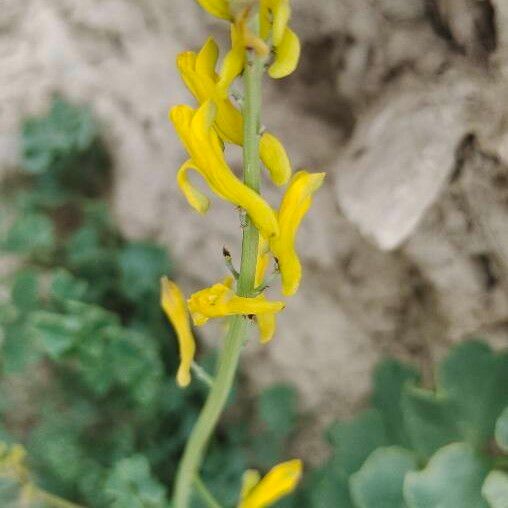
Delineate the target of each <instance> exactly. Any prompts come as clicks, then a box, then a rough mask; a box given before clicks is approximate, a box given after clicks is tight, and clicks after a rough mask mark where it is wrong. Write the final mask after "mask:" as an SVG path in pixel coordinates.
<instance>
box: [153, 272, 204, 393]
mask: <svg viewBox="0 0 508 508" xmlns="http://www.w3.org/2000/svg"><path fill="white" fill-rule="evenodd" d="M161 306H162V308H163V310H164V312H165V313H166V315H167V316H168V318H169V320H170V321H171V324H172V325H173V328H174V329H175V332H176V336H177V339H178V343H179V345H180V366H179V368H178V373H177V375H176V380H177V383H178V385H179V386H182V387H185V386H187V385H188V384H189V383H190V381H191V375H190V370H191V365H192V362H193V360H194V354H195V352H196V343H195V341H194V336H193V335H192V331H191V327H190V319H189V313H188V312H187V307H186V305H185V299H184V296H183V294H182V292H181V291H180V288H179V287H178V286H177V285H176V284H175V283H174V282H172V281H171V280H169V279H168V278H167V277H163V278H162V279H161Z"/></svg>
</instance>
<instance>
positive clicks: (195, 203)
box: [176, 160, 210, 213]
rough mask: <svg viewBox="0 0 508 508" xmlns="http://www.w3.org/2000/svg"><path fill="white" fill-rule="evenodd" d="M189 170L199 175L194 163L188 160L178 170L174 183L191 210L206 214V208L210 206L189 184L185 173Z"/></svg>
mask: <svg viewBox="0 0 508 508" xmlns="http://www.w3.org/2000/svg"><path fill="white" fill-rule="evenodd" d="M191 169H192V170H194V171H196V172H197V173H199V174H201V171H199V169H198V168H196V167H195V165H194V163H193V162H192V161H191V160H188V161H187V162H184V163H183V164H182V165H181V167H180V169H179V170H178V173H177V175H176V181H177V182H178V186H179V187H180V190H181V191H182V192H183V194H184V196H185V197H186V198H187V201H188V202H189V204H190V205H191V206H192V208H194V210H196V211H197V212H198V213H206V212H207V211H208V207H209V206H210V200H209V199H208V198H207V197H206V196H205V195H204V194H203V193H202V192H201V191H199V190H198V189H196V188H195V187H194V186H193V185H192V184H191V183H190V182H189V179H188V178H187V172H188V171H189V170H191Z"/></svg>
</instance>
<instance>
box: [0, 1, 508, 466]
mask: <svg viewBox="0 0 508 508" xmlns="http://www.w3.org/2000/svg"><path fill="white" fill-rule="evenodd" d="M293 3H294V7H295V8H294V20H293V26H294V27H295V29H296V30H297V32H298V33H299V34H300V35H301V37H302V39H303V56H302V65H301V68H300V70H299V71H298V72H297V73H296V74H295V75H294V76H292V77H291V78H289V79H286V80H283V81H280V82H275V83H271V84H267V87H266V93H265V101H266V102H265V104H266V105H267V108H266V113H265V115H264V121H265V123H266V124H267V125H268V126H270V128H271V129H272V130H273V131H275V132H276V133H277V134H279V135H280V137H281V138H282V139H283V140H284V142H285V143H286V145H287V148H288V149H289V151H290V153H291V154H292V159H293V162H294V165H295V166H296V167H300V166H305V167H308V168H311V169H314V170H325V171H326V172H327V173H328V177H327V181H326V185H325V188H324V189H323V190H322V191H321V192H320V194H319V196H318V198H317V199H316V200H315V206H314V209H313V210H312V212H311V214H310V216H309V217H308V219H307V221H306V222H305V224H304V226H303V228H302V231H301V235H300V238H299V246H300V251H301V253H302V257H303V261H304V265H305V274H304V280H303V284H302V288H301V290H300V292H299V293H298V295H297V296H295V297H294V298H293V299H292V300H291V302H290V304H289V305H288V308H287V310H286V311H285V313H284V315H283V316H282V317H281V319H280V321H279V331H278V333H277V337H276V339H275V340H274V341H273V343H272V344H270V346H268V347H264V348H261V347H259V346H258V345H257V344H254V343H253V344H251V345H250V347H249V351H248V353H247V355H246V357H245V360H244V364H245V368H246V370H247V372H248V374H249V377H250V380H251V382H252V386H253V389H256V388H257V387H259V386H260V385H266V384H269V383H271V382H273V381H274V380H278V381H280V380H283V381H289V382H293V383H295V384H296V385H297V386H298V388H299V390H300V393H301V396H302V398H301V400H302V408H303V409H305V410H309V411H311V412H312V414H313V415H315V416H314V418H315V420H316V423H317V425H315V426H311V427H309V429H308V430H307V431H306V434H305V436H304V437H303V438H302V439H301V443H307V446H309V447H311V448H313V450H312V452H313V453H310V455H314V456H315V455H316V451H317V450H316V449H314V447H315V446H316V442H317V441H316V440H315V439H311V438H312V437H313V436H315V435H317V432H318V429H319V428H320V427H321V426H322V425H323V424H324V423H326V422H327V421H329V420H330V419H331V418H332V417H335V416H344V415H348V414H350V413H351V412H352V411H354V410H356V409H357V408H358V407H359V406H360V405H361V404H362V403H363V402H364V401H365V398H366V396H367V394H368V390H369V374H370V372H371V369H372V367H373V365H374V364H375V362H376V361H377V360H378V358H379V357H380V356H382V355H384V354H396V355H399V356H401V357H403V358H407V359H411V360H413V361H415V362H417V363H418V364H420V365H421V366H422V367H423V368H424V369H425V370H426V371H427V372H428V371H429V367H430V365H431V362H432V360H433V359H435V358H436V357H439V356H440V355H441V354H442V352H443V351H444V350H445V348H446V347H447V346H448V345H449V344H451V343H453V342H455V341H458V340H461V339H462V338H464V337H467V336H471V335H483V336H487V337H489V339H490V340H492V341H493V342H495V343H497V344H507V343H508V340H507V338H508V171H507V164H508V81H507V77H508V76H507V74H508V1H507V0H314V1H312V2H311V1H308V0H294V2H293ZM210 30H212V31H214V33H216V34H217V36H218V38H219V39H220V40H221V41H225V35H226V34H225V26H223V25H222V24H221V23H219V22H217V23H216V22H214V21H213V20H210V19H209V18H208V17H207V16H205V15H204V13H202V12H201V11H200V9H198V8H197V7H196V5H195V4H194V2H193V1H192V0H0V168H1V169H2V171H3V172H5V171H9V170H11V169H12V168H14V167H15V165H16V159H17V146H16V133H17V129H18V126H19V121H20V119H21V118H22V117H23V116H25V115H27V114H34V113H38V112H41V111H43V110H44V109H45V108H46V107H47V102H48V98H49V97H50V96H51V94H52V93H53V92H55V91H58V92H61V93H63V94H65V95H67V96H68V97H70V98H72V99H75V100H78V101H86V102H90V103H91V104H92V105H93V107H94V109H95V111H96V112H97V114H98V115H99V116H100V118H101V120H102V122H103V124H104V126H105V132H106V135H107V138H108V139H107V141H108V143H109V146H110V148H111V151H112V154H113V157H114V160H115V172H116V173H115V188H114V192H113V195H112V198H111V199H112V206H113V207H114V210H115V213H116V215H117V217H118V219H119V220H120V222H121V224H122V228H123V230H124V232H125V233H126V234H127V235H129V236H130V237H134V238H145V237H155V238H157V239H158V240H159V241H160V242H162V243H163V244H165V245H167V246H168V247H169V248H170V249H171V253H172V256H173V258H174V260H175V262H176V264H177V265H178V268H179V274H180V276H179V281H180V282H181V283H182V284H183V286H184V287H185V288H186V289H187V290H188V291H191V290H195V289H198V288H201V287H203V286H205V285H208V284H210V283H211V282H214V281H215V280H216V279H218V278H219V277H221V276H222V275H223V273H224V268H223V265H222V260H221V256H220V251H221V249H222V245H224V244H226V245H228V246H229V247H230V248H231V249H232V250H233V252H236V253H238V249H237V246H238V243H239V234H240V229H239V225H238V220H237V217H236V215H235V213H233V212H232V210H231V209H230V207H228V206H227V205H225V204H223V203H220V202H218V201H214V203H213V207H212V210H211V211H210V213H209V215H208V217H207V218H206V219H203V218H201V217H199V216H197V215H195V214H194V213H193V212H192V211H191V210H190V208H189V207H188V206H187V204H186V203H185V202H184V199H183V198H182V196H181V195H180V193H179V192H178V190H177V187H176V184H175V178H174V176H175V170H176V168H177V167H178V165H179V163H180V162H181V161H182V160H183V158H184V154H183V151H182V149H181V148H180V146H179V144H178V142H177V140H176V137H175V135H174V133H173V131H172V129H171V128H170V126H169V124H168V122H167V119H166V114H167V110H168V107H169V106H170V105H171V104H175V103H179V102H182V101H189V100H190V98H189V96H188V95H187V94H186V92H185V90H184V88H183V86H182V84H181V82H180V80H179V78H178V76H177V75H176V73H175V70H174V60H175V56H176V54H177V53H178V52H179V51H181V50H182V49H184V48H197V47H198V46H199V45H200V44H201V43H202V42H203V40H204V39H205V37H206V34H207V33H208V32H209V31H210ZM271 197H275V193H271ZM235 247H236V248H235ZM219 334H220V329H219V328H215V329H213V330H212V331H209V332H207V340H208V341H210V342H212V343H213V342H216V341H217V335H219Z"/></svg>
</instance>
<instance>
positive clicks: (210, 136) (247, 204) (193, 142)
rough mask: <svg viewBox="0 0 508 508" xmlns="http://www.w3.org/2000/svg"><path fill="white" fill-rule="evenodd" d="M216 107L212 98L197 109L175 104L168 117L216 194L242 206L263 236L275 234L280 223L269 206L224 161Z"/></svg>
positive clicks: (268, 236) (196, 165) (267, 236)
mask: <svg viewBox="0 0 508 508" xmlns="http://www.w3.org/2000/svg"><path fill="white" fill-rule="evenodd" d="M216 109H217V108H216V106H215V105H214V103H213V102H212V101H206V102H204V103H203V104H202V105H201V106H200V107H199V108H198V109H197V111H194V110H193V109H192V108H190V107H189V106H176V107H174V108H173V109H172V110H171V113H170V117H171V121H172V122H173V124H174V125H175V128H176V131H177V133H178V135H179V136H180V138H181V140H182V142H183V144H184V146H185V148H186V149H187V152H188V153H189V155H190V157H191V159H192V161H193V164H194V165H195V167H196V168H197V169H198V170H199V172H200V173H201V175H202V176H203V177H204V178H205V180H206V182H207V184H208V185H209V187H210V188H211V189H212V190H213V191H214V192H215V194H217V195H218V196H219V197H220V198H222V199H224V200H226V201H229V202H231V203H233V204H234V205H236V206H239V207H241V208H243V209H245V211H246V212H247V214H248V215H249V217H250V218H251V220H252V221H253V223H254V224H255V226H256V227H257V229H258V230H259V232H260V233H261V235H262V236H264V237H265V238H271V237H273V236H276V235H277V234H278V232H279V226H278V223H277V219H276V217H275V213H274V211H273V210H272V208H271V207H270V205H269V204H268V203H267V202H266V201H265V200H264V199H263V198H262V197H261V196H260V195H259V194H258V193H257V192H255V191H253V190H252V189H250V188H249V187H247V186H246V185H245V184H244V183H243V182H241V181H240V180H239V179H238V178H237V177H236V175H235V174H234V173H233V172H232V171H231V169H230V168H229V166H228V165H227V163H226V160H225V158H224V153H223V149H222V145H221V142H220V140H219V137H218V135H217V133H216V132H215V130H214V129H213V128H212V125H213V122H214V120H215V114H216Z"/></svg>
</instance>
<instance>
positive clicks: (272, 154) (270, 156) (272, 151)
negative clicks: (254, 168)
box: [259, 132, 291, 186]
mask: <svg viewBox="0 0 508 508" xmlns="http://www.w3.org/2000/svg"><path fill="white" fill-rule="evenodd" d="M259 155H260V156H261V160H262V161H263V164H264V165H265V167H266V169H267V170H268V172H269V173H270V177H271V179H272V181H273V183H274V184H275V185H279V186H280V185H284V184H286V183H287V182H288V180H289V178H290V176H291V163H290V162H289V157H288V155H287V152H286V150H285V148H284V146H282V143H281V142H280V141H279V140H278V139H277V138H276V137H275V136H274V135H273V134H270V133H269V132H265V133H264V134H263V135H262V136H261V140H260V143H259Z"/></svg>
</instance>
